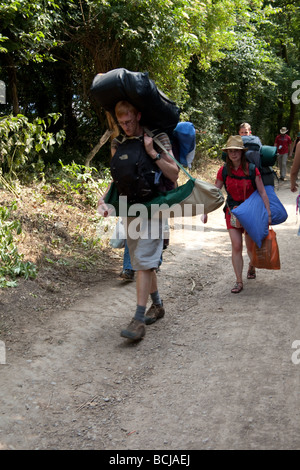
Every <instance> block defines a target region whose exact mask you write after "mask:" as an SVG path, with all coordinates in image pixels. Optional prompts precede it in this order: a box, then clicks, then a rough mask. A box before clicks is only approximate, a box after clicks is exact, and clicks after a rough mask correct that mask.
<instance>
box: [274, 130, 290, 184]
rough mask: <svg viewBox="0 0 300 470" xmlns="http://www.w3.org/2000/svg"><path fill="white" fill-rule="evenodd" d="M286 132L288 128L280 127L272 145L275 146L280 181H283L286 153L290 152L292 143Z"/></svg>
mask: <svg viewBox="0 0 300 470" xmlns="http://www.w3.org/2000/svg"><path fill="white" fill-rule="evenodd" d="M287 132H288V129H287V128H286V127H282V128H281V129H280V134H278V136H277V137H276V139H275V143H274V145H275V146H276V147H277V154H278V163H279V171H280V179H281V181H284V178H285V175H286V164H287V159H288V155H289V153H290V147H291V145H292V139H291V138H290V136H289V135H288V134H287Z"/></svg>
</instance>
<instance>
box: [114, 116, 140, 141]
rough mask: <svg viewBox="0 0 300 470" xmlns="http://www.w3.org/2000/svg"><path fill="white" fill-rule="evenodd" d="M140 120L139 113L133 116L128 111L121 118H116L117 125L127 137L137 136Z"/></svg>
mask: <svg viewBox="0 0 300 470" xmlns="http://www.w3.org/2000/svg"><path fill="white" fill-rule="evenodd" d="M140 118H141V115H140V113H138V114H137V115H135V114H134V113H133V112H132V111H129V112H128V113H126V114H122V116H117V119H118V123H119V125H120V126H121V128H122V129H123V131H124V132H125V134H126V135H127V136H128V137H133V136H138V135H139V133H140Z"/></svg>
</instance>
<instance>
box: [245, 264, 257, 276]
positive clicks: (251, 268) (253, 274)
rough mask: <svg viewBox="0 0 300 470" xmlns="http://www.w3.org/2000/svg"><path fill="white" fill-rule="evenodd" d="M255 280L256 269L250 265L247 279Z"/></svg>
mask: <svg viewBox="0 0 300 470" xmlns="http://www.w3.org/2000/svg"><path fill="white" fill-rule="evenodd" d="M255 278H256V272H255V267H254V266H251V264H249V268H248V272H247V279H255Z"/></svg>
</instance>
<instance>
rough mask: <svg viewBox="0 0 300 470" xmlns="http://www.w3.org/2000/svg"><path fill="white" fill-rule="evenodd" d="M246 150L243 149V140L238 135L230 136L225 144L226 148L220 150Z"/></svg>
mask: <svg viewBox="0 0 300 470" xmlns="http://www.w3.org/2000/svg"><path fill="white" fill-rule="evenodd" d="M230 149H232V150H248V149H247V148H246V147H244V142H243V139H242V137H241V136H240V135H231V136H230V137H229V139H228V140H227V142H226V146H225V147H223V149H222V150H224V151H225V152H226V150H230Z"/></svg>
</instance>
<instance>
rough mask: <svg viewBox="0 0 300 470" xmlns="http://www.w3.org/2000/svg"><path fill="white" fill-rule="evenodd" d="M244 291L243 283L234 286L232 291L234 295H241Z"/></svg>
mask: <svg viewBox="0 0 300 470" xmlns="http://www.w3.org/2000/svg"><path fill="white" fill-rule="evenodd" d="M242 290H243V283H242V282H236V283H235V284H234V287H233V288H232V289H231V293H232V294H239V293H240V292H241V291H242Z"/></svg>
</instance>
